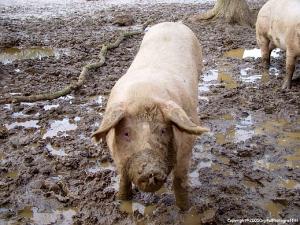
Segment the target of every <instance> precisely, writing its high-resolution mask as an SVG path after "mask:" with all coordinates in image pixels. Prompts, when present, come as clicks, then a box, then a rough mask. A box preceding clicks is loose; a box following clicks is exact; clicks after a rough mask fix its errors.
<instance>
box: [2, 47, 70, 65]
mask: <svg viewBox="0 0 300 225" xmlns="http://www.w3.org/2000/svg"><path fill="white" fill-rule="evenodd" d="M62 54H69V53H68V51H67V50H62V49H55V48H49V47H29V48H17V47H12V48H4V49H0V62H2V63H3V64H8V63H12V62H13V61H15V60H23V59H38V60H41V59H42V58H45V57H50V56H54V57H55V58H56V59H59V57H60V56H61V55H62Z"/></svg>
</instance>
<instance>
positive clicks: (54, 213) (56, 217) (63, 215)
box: [18, 206, 76, 225]
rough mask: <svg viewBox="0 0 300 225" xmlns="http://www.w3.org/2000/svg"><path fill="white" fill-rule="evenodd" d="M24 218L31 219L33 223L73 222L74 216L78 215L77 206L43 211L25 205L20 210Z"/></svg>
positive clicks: (19, 213)
mask: <svg viewBox="0 0 300 225" xmlns="http://www.w3.org/2000/svg"><path fill="white" fill-rule="evenodd" d="M18 215H20V216H21V217H23V218H27V219H30V220H31V221H32V222H33V224H37V225H48V224H61V225H70V224H73V218H72V217H73V216H74V215H76V209H75V208H63V209H57V210H47V211H41V210H39V209H38V208H36V207H30V206H28V207H25V208H24V209H22V210H20V211H19V212H18Z"/></svg>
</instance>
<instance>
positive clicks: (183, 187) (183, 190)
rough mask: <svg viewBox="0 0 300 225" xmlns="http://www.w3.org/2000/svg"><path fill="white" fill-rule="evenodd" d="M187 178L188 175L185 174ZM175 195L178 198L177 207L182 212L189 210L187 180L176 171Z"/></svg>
mask: <svg viewBox="0 0 300 225" xmlns="http://www.w3.org/2000/svg"><path fill="white" fill-rule="evenodd" d="M185 176H187V173H186V174H185ZM173 188H174V194H175V198H176V205H177V206H178V207H179V208H180V209H181V210H187V209H188V208H189V200H188V190H187V179H186V178H182V174H180V175H179V174H177V175H176V173H175V171H174V180H173Z"/></svg>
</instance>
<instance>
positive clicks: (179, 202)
mask: <svg viewBox="0 0 300 225" xmlns="http://www.w3.org/2000/svg"><path fill="white" fill-rule="evenodd" d="M176 205H177V206H178V208H180V210H182V211H186V210H188V209H189V208H190V206H189V201H188V200H178V199H176Z"/></svg>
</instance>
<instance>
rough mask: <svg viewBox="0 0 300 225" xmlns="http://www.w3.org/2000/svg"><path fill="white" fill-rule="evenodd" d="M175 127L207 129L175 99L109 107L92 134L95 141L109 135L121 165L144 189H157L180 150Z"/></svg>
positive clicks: (191, 130) (196, 130) (194, 131)
mask: <svg viewBox="0 0 300 225" xmlns="http://www.w3.org/2000/svg"><path fill="white" fill-rule="evenodd" d="M175 127H176V129H177V130H180V131H181V132H186V133H189V134H195V135H199V134H201V133H203V132H205V131H207V129H206V128H202V127H200V126H197V125H196V124H195V123H193V122H192V121H191V120H190V119H189V117H188V116H187V114H186V113H185V112H184V110H183V109H182V108H181V107H179V106H178V105H177V104H176V103H174V102H168V103H156V104H146V105H145V104H144V105H142V106H136V105H135V104H125V103H120V104H117V105H115V106H114V107H110V108H108V109H107V110H106V112H105V115H104V118H103V121H102V124H101V126H100V128H99V129H98V130H97V131H96V132H95V133H93V135H92V136H93V138H94V139H95V141H96V142H98V141H99V140H100V139H102V138H104V137H106V140H107V142H108V146H109V148H110V149H111V151H112V154H113V158H114V159H115V161H116V164H117V166H118V168H121V170H122V172H123V173H124V172H125V173H126V174H127V176H128V177H129V178H130V180H131V181H132V182H133V183H134V184H135V185H136V186H137V187H138V188H139V189H140V190H141V191H145V192H154V191H157V190H158V189H160V188H161V186H162V185H163V184H164V182H165V181H166V179H167V176H168V174H169V173H170V172H171V170H172V168H173V166H174V164H175V163H176V155H177V154H176V153H177V151H180V149H178V147H177V146H176V144H175V141H174V132H175V130H174V129H175ZM118 164H119V165H118ZM120 164H121V165H120Z"/></svg>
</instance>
